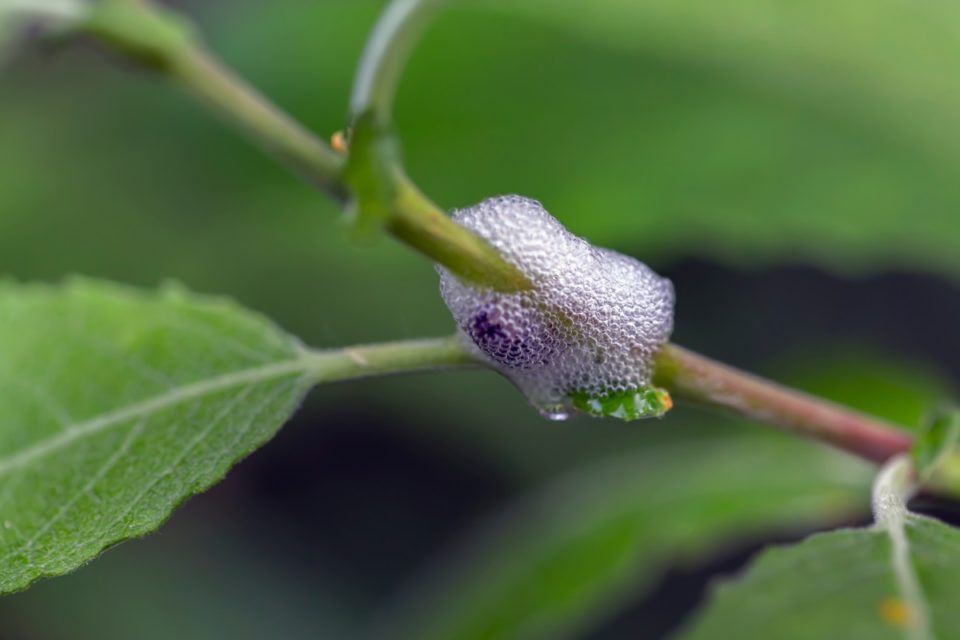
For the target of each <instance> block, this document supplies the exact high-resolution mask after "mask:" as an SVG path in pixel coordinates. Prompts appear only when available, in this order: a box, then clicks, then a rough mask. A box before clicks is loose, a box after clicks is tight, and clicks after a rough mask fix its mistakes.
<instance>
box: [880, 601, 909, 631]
mask: <svg viewBox="0 0 960 640" xmlns="http://www.w3.org/2000/svg"><path fill="white" fill-rule="evenodd" d="M880 617H881V618H882V619H883V621H884V622H887V623H888V624H891V625H893V626H895V627H901V628H904V627H909V626H911V625H913V624H914V623H915V622H916V619H917V613H916V611H914V610H913V607H911V606H910V605H909V604H907V603H906V602H904V601H903V600H901V599H900V598H884V600H883V601H882V602H881V603H880Z"/></svg>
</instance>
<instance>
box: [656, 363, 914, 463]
mask: <svg viewBox="0 0 960 640" xmlns="http://www.w3.org/2000/svg"><path fill="white" fill-rule="evenodd" d="M653 381H654V384H657V385H659V386H661V387H664V388H665V389H667V390H668V391H670V393H671V394H673V395H674V396H676V397H677V398H680V399H683V400H688V401H692V402H695V403H699V404H703V405H707V406H710V407H716V408H719V409H723V410H726V411H732V412H733V413H735V414H737V415H740V416H743V417H745V418H748V419H750V420H755V421H757V422H761V423H765V424H771V425H774V426H777V427H781V428H783V429H785V430H787V431H790V432H793V433H797V434H800V435H803V436H806V437H809V438H813V439H816V440H820V441H823V442H827V443H829V444H831V445H833V446H835V447H838V448H840V449H843V450H844V451H848V452H850V453H853V454H855V455H857V456H860V457H861V458H866V459H867V460H871V461H873V462H883V461H884V460H887V459H889V458H891V457H892V456H894V455H896V454H899V453H903V452H905V451H908V450H909V449H910V447H911V446H912V444H913V440H912V438H911V437H910V435H908V434H906V433H903V432H902V431H900V430H898V429H897V428H895V427H894V426H892V425H890V424H887V423H885V422H883V421H882V420H878V419H876V418H872V417H870V416H866V415H863V414H861V413H857V412H855V411H852V410H850V409H847V408H845V407H841V406H839V405H836V404H833V403H832V402H829V401H827V400H824V399H822V398H816V397H814V396H810V395H807V394H805V393H801V392H799V391H795V390H793V389H788V388H786V387H782V386H780V385H778V384H776V383H773V382H769V381H767V380H763V379H762V378H758V377H756V376H753V375H751V374H748V373H745V372H743V371H739V370H737V369H734V368H733V367H729V366H727V365H724V364H721V363H719V362H715V361H713V360H710V359H709V358H705V357H704V356H701V355H698V354H696V353H693V352H691V351H687V350H686V349H684V348H682V347H678V346H676V345H673V344H668V345H666V346H664V348H663V349H662V350H661V351H660V353H659V354H658V355H657V359H656V369H655V374H654V380H653Z"/></svg>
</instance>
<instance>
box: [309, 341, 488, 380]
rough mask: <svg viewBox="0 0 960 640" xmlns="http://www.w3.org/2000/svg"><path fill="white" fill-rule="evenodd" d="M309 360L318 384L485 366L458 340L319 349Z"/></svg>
mask: <svg viewBox="0 0 960 640" xmlns="http://www.w3.org/2000/svg"><path fill="white" fill-rule="evenodd" d="M308 357H309V359H310V365H309V370H310V371H311V373H312V374H313V376H314V382H315V383H316V384H321V383H326V382H341V381H346V380H357V379H361V378H369V377H373V376H385V375H393V374H400V373H415V372H420V371H437V370H441V369H454V368H460V369H462V368H468V367H479V366H481V363H480V362H478V361H477V360H476V359H475V358H474V357H473V356H471V355H470V354H469V353H467V352H466V350H464V348H463V346H462V345H461V344H460V341H459V340H458V339H457V338H456V337H449V338H430V339H424V340H404V341H398V342H385V343H381V344H371V345H359V346H354V347H345V348H343V349H331V350H317V351H310V352H308Z"/></svg>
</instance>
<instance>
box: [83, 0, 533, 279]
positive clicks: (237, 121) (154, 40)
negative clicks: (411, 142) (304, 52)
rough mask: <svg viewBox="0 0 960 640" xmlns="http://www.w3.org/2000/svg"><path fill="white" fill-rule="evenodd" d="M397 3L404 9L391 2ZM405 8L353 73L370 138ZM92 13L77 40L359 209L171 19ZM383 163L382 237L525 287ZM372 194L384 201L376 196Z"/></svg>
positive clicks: (348, 191)
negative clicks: (190, 101)
mask: <svg viewBox="0 0 960 640" xmlns="http://www.w3.org/2000/svg"><path fill="white" fill-rule="evenodd" d="M397 4H399V5H406V4H408V3H407V0H401V1H400V2H398V3H397ZM410 4H411V5H415V6H411V7H410V8H409V10H407V9H404V10H403V11H402V12H401V13H402V14H403V15H402V16H401V17H403V20H402V21H401V23H394V22H392V21H388V22H387V25H388V26H387V27H384V28H383V29H382V31H383V34H382V37H383V38H385V39H383V40H381V41H379V44H377V45H376V46H372V47H371V48H369V50H368V52H367V53H366V54H365V58H364V60H365V62H364V65H361V67H362V68H363V67H364V66H367V67H369V69H370V70H369V72H363V71H361V76H364V75H365V74H367V75H368V80H367V81H366V83H367V84H368V86H367V89H366V90H362V91H360V93H359V96H360V98H357V100H359V101H360V102H358V104H364V105H365V104H368V103H367V102H366V100H367V98H369V99H370V102H369V105H371V106H373V105H376V106H377V107H378V108H377V109H376V110H375V111H372V112H371V123H372V124H373V125H375V128H376V131H375V132H374V133H375V134H376V135H375V136H374V137H375V138H376V137H377V136H379V135H381V133H382V132H383V131H385V128H384V127H381V126H380V124H378V122H379V120H378V118H379V117H380V116H376V114H377V113H380V108H379V107H386V108H389V105H390V103H391V100H392V95H393V88H394V87H395V84H396V77H397V74H398V73H399V71H400V68H401V67H402V64H401V62H402V58H403V57H404V56H403V55H401V51H407V50H409V48H410V47H412V45H413V42H414V39H415V36H416V35H417V34H418V33H419V30H418V29H414V28H412V26H413V23H416V24H421V25H422V18H423V17H424V16H425V15H426V10H425V7H426V6H427V5H429V4H432V2H427V3H424V2H413V3H410ZM94 6H95V7H96V8H95V10H94V11H93V12H92V14H91V16H90V17H89V18H88V19H87V21H86V22H85V23H84V24H83V25H82V29H83V30H84V31H85V32H86V33H88V34H89V35H91V36H93V37H95V38H96V39H98V40H99V41H100V42H102V43H103V44H105V45H107V46H108V47H109V48H110V49H112V50H113V51H114V52H116V53H119V54H120V55H122V56H124V57H126V58H128V59H130V60H132V61H134V62H136V63H139V64H140V65H141V66H142V67H144V68H146V69H150V70H152V71H154V72H156V73H158V74H160V75H161V76H164V77H166V78H167V79H168V80H170V81H172V82H173V83H174V84H176V85H178V86H179V87H181V88H182V89H184V90H185V91H186V92H187V93H188V94H190V95H192V96H194V97H195V98H197V99H198V100H199V101H201V102H202V103H203V104H206V105H207V107H208V108H209V109H210V110H211V111H212V112H214V114H216V115H217V116H218V117H220V118H221V119H222V120H224V121H226V122H227V123H229V124H232V125H233V126H235V127H236V128H237V129H238V130H239V131H240V132H241V133H242V134H243V135H244V136H245V137H247V138H249V139H251V140H252V141H253V142H254V143H256V144H258V145H259V146H261V147H263V148H264V149H266V150H268V151H270V152H271V153H272V154H273V155H274V156H276V157H277V158H279V159H280V160H281V161H283V162H284V163H285V164H286V165H287V166H289V167H290V168H291V169H293V170H294V171H295V172H296V173H298V174H300V175H301V176H303V177H305V178H307V179H308V180H309V181H311V182H312V183H314V184H315V185H317V186H318V187H320V188H321V189H323V190H324V191H325V192H326V193H327V194H328V195H330V196H331V197H333V198H334V199H335V200H336V201H337V202H339V203H341V204H346V203H347V201H348V200H349V199H350V198H351V197H353V198H354V199H357V200H359V201H361V204H363V198H359V197H358V196H360V195H364V194H358V193H357V192H356V190H354V189H352V188H351V185H350V184H349V182H350V181H349V180H347V179H346V176H344V169H345V165H346V163H345V160H344V158H343V156H341V155H339V154H337V153H335V152H334V151H333V150H332V149H331V148H330V147H329V146H328V145H327V144H326V143H325V142H323V141H322V140H321V139H319V138H318V137H316V136H315V135H314V134H313V133H312V132H310V131H309V130H307V129H306V128H305V127H303V126H302V125H300V124H299V123H298V122H296V121H295V120H293V119H292V118H291V117H290V116H288V115H287V114H286V113H285V112H284V111H283V110H282V109H280V108H279V107H277V106H276V105H274V104H273V103H271V102H270V101H269V100H268V99H267V98H266V97H264V96H263V95H262V94H260V93H259V92H258V91H257V90H256V89H255V88H254V87H252V86H251V85H250V84H248V83H247V82H245V81H244V80H243V79H241V78H240V77H238V76H237V75H236V74H235V73H233V72H232V71H231V70H230V69H228V68H227V67H226V66H225V65H224V64H223V63H221V62H220V61H219V60H217V59H216V58H215V57H214V56H213V55H212V54H210V53H209V52H208V51H207V50H206V49H205V48H204V47H203V45H202V44H201V42H200V40H199V38H198V37H197V36H196V35H195V34H194V33H193V30H192V29H191V28H190V26H189V25H188V24H186V23H185V22H184V21H183V19H182V18H181V17H180V16H179V15H177V14H174V13H172V12H170V11H168V10H164V9H162V8H160V7H157V6H154V5H152V4H151V3H149V2H141V1H139V0H100V2H98V3H97V4H96V5H94ZM401 8H402V7H401ZM388 17H389V16H388ZM410 21H412V22H410ZM391 25H392V26H391ZM388 36H392V38H393V39H391V37H388ZM363 84H364V83H361V86H363ZM364 96H366V97H364ZM381 124H382V123H381ZM385 135H386V134H385ZM378 143H379V140H378V139H371V141H370V145H371V147H372V148H371V149H364V151H365V152H367V156H369V157H370V161H371V162H374V161H378V160H381V158H378V157H376V155H377V154H378V153H379V148H380V146H378ZM382 146H389V145H382ZM351 155H353V154H351ZM388 161H389V164H390V166H388V167H387V171H381V172H380V173H381V174H382V175H381V176H379V178H380V179H381V180H389V184H386V185H372V186H374V187H382V191H381V193H377V194H376V195H377V196H378V197H381V199H382V200H385V202H381V203H380V204H381V205H382V206H383V210H384V214H385V215H384V217H385V218H386V220H385V224H384V228H385V229H386V230H387V232H389V233H390V234H391V235H393V236H394V237H395V238H397V239H398V240H400V241H401V242H404V243H406V244H408V245H409V246H411V247H412V248H414V249H416V250H417V251H419V252H420V253H423V254H424V255H426V256H427V257H429V258H430V259H431V260H433V261H435V262H437V263H438V264H441V265H443V266H445V267H447V268H448V269H449V270H450V271H451V272H453V273H455V274H457V275H458V276H460V277H462V278H464V279H466V280H468V281H471V282H474V283H477V284H480V285H482V286H487V287H491V288H493V289H495V290H498V291H517V290H520V289H524V288H527V287H529V286H530V283H529V281H528V280H527V279H526V278H525V277H524V276H523V274H521V273H520V272H519V271H518V270H517V268H516V267H514V266H513V265H511V264H510V263H508V262H506V261H505V260H504V259H503V258H502V257H501V256H500V254H499V253H498V252H497V251H496V250H495V249H494V248H493V247H492V246H490V244H489V243H488V242H487V241H486V240H484V239H482V238H480V237H479V236H477V235H476V234H474V233H473V232H471V231H469V230H468V229H466V228H464V227H462V226H460V225H458V224H457V223H455V222H453V221H452V220H451V219H450V218H449V217H447V216H446V214H444V213H443V211H441V210H440V209H439V207H437V206H436V205H435V204H433V203H432V202H431V201H430V200H429V199H428V198H427V197H426V196H424V195H423V194H422V193H420V191H419V190H417V189H416V188H415V187H414V186H413V184H412V183H411V182H410V181H409V180H408V179H407V178H406V177H405V175H404V174H403V172H402V170H400V169H399V168H398V166H395V165H396V162H398V161H394V159H393V158H390V159H388ZM373 173H377V172H373ZM367 186H371V185H367ZM382 193H387V194H389V197H383V196H382Z"/></svg>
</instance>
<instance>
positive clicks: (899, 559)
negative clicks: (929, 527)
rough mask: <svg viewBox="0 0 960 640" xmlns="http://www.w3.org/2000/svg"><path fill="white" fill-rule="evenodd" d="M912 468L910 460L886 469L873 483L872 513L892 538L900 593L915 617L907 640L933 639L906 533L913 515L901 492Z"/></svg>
mask: <svg viewBox="0 0 960 640" xmlns="http://www.w3.org/2000/svg"><path fill="white" fill-rule="evenodd" d="M910 468H911V467H910V463H909V460H908V459H907V458H903V459H902V460H900V461H898V462H897V463H893V464H889V465H888V466H886V467H884V469H883V471H882V472H881V473H880V475H878V476H877V480H876V483H875V484H874V490H873V512H874V518H875V519H876V524H875V526H876V527H877V528H878V529H880V530H882V531H884V532H886V534H887V536H889V538H890V562H891V569H892V571H893V575H894V579H895V581H896V584H897V590H898V591H899V593H900V597H901V598H902V599H903V602H904V603H906V605H907V607H908V610H909V611H910V612H911V615H912V616H913V618H912V620H911V624H908V625H904V627H903V629H904V636H905V638H906V639H907V640H933V633H932V632H931V630H930V605H929V603H928V602H927V598H926V595H925V594H924V592H923V588H922V587H921V586H920V580H919V579H918V578H917V571H916V568H915V567H914V566H913V562H912V560H911V559H910V540H909V538H908V537H907V531H906V526H907V522H908V519H909V517H910V514H909V513H908V511H907V505H906V500H905V496H904V494H903V491H902V490H901V489H900V487H902V485H903V482H904V481H903V478H904V477H907V476H909V474H910V472H911V471H910Z"/></svg>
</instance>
